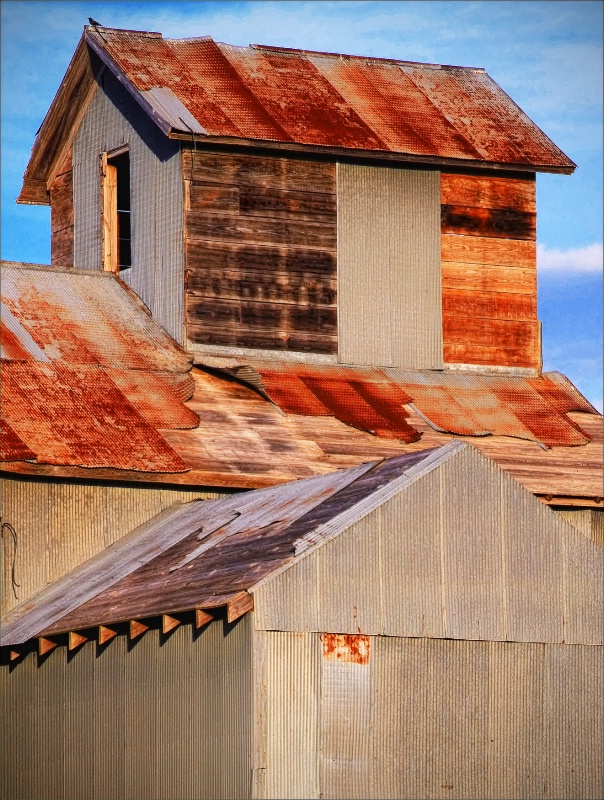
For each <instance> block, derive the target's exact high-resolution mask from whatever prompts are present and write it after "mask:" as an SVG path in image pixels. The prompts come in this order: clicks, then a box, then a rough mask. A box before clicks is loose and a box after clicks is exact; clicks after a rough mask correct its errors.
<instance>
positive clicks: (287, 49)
mask: <svg viewBox="0 0 604 800" xmlns="http://www.w3.org/2000/svg"><path fill="white" fill-rule="evenodd" d="M219 44H227V43H226V42H220V43H219ZM229 46H230V47H241V45H229ZM249 47H251V48H253V49H254V50H268V51H270V52H273V53H300V54H302V55H312V56H329V57H331V58H350V59H359V60H360V61H379V62H380V63H387V64H409V65H411V66H420V67H432V68H433V69H459V70H464V71H469V72H484V73H486V69H485V68H484V67H463V66H458V65H455V64H436V63H433V62H430V61H407V60H405V59H401V58H383V57H380V56H357V55H354V54H351V53H330V52H328V51H325V50H300V49H298V48H296V47H276V46H273V45H268V44H250V45H249Z"/></svg>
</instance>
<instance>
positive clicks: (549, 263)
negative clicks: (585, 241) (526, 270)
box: [537, 244, 604, 275]
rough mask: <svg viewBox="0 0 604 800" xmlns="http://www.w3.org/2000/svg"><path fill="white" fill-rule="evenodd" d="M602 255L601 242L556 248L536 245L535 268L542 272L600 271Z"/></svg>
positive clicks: (602, 261) (603, 258)
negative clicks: (566, 248)
mask: <svg viewBox="0 0 604 800" xmlns="http://www.w3.org/2000/svg"><path fill="white" fill-rule="evenodd" d="M603 263H604V255H603V250H602V245H601V244H589V245H587V246H586V247H571V248H569V249H568V250H556V249H555V248H549V247H546V246H545V245H543V244H539V245H537V268H538V269H539V270H541V271H543V272H546V271H547V272H556V273H562V274H566V275H569V274H573V275H575V274H577V273H581V272H589V273H594V272H595V273H598V272H599V273H601V272H602V270H603V269H604V267H603Z"/></svg>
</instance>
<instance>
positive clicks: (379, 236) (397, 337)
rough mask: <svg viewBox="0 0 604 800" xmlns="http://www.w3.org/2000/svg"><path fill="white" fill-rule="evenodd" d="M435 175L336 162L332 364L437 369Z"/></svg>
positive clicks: (439, 337)
mask: <svg viewBox="0 0 604 800" xmlns="http://www.w3.org/2000/svg"><path fill="white" fill-rule="evenodd" d="M438 183H439V182H438V173H437V172H428V171H418V170H409V169H401V168H386V167H379V168H378V167H366V166H357V165H350V164H338V359H339V360H340V361H341V362H343V363H348V364H364V365H369V366H389V367H408V368H412V369H442V366H443V364H442V321H441V305H442V301H441V282H440V258H439V253H440V230H439V219H438V212H439V196H438V191H439V190H438Z"/></svg>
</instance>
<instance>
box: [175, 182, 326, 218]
mask: <svg viewBox="0 0 604 800" xmlns="http://www.w3.org/2000/svg"><path fill="white" fill-rule="evenodd" d="M189 191H190V199H189V204H188V208H187V210H192V211H201V210H206V211H222V212H225V213H230V214H239V213H242V214H247V215H253V216H259V217H269V218H273V219H294V220H308V221H310V222H313V221H314V222H328V223H332V224H333V225H335V224H336V197H335V195H332V194H324V193H320V192H298V191H289V190H286V189H265V188H259V187H255V186H241V187H239V186H224V185H220V186H218V185H216V184H211V183H198V182H195V181H194V182H192V183H191V186H190V190H189Z"/></svg>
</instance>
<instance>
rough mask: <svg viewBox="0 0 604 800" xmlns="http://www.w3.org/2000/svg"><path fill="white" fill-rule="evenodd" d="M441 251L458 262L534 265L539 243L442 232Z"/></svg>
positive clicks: (443, 257)
mask: <svg viewBox="0 0 604 800" xmlns="http://www.w3.org/2000/svg"><path fill="white" fill-rule="evenodd" d="M441 253H442V260H443V261H456V262H458V263H468V264H492V265H501V266H509V267H535V268H536V264H537V245H536V243H535V242H534V241H530V240H524V241H523V240H515V239H497V238H487V237H484V236H459V235H456V234H449V233H443V234H442V236H441Z"/></svg>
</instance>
